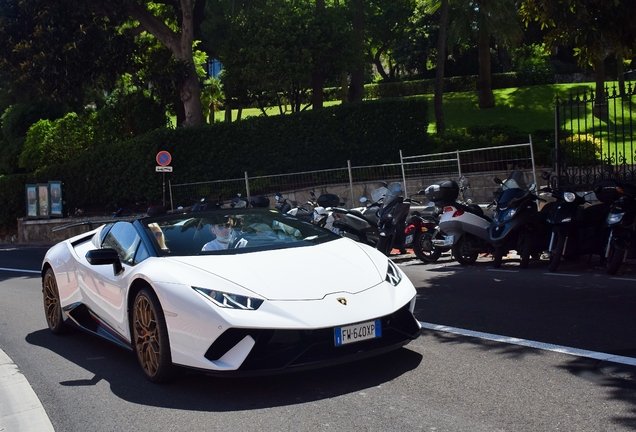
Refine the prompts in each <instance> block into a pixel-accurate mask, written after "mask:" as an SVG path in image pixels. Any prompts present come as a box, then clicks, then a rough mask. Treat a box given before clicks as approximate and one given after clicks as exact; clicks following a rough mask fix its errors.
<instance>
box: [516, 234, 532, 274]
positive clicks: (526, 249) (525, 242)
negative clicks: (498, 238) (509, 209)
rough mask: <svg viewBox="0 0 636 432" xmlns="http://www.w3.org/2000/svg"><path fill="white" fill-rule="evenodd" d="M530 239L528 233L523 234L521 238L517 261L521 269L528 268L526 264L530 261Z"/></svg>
mask: <svg viewBox="0 0 636 432" xmlns="http://www.w3.org/2000/svg"><path fill="white" fill-rule="evenodd" d="M532 241H533V240H532V236H531V235H530V234H527V235H524V236H523V239H522V240H521V260H520V261H519V267H521V268H522V269H526V268H528V264H529V263H530V254H531V253H532Z"/></svg>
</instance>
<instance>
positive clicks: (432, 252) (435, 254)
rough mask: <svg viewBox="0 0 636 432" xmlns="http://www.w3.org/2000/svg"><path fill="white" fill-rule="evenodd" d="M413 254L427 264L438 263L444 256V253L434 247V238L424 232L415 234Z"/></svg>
mask: <svg viewBox="0 0 636 432" xmlns="http://www.w3.org/2000/svg"><path fill="white" fill-rule="evenodd" d="M413 252H414V253H415V256H416V257H417V258H418V259H419V260H420V261H424V262H425V263H430V262H435V261H437V260H438V259H439V257H440V255H441V254H442V251H441V250H440V249H439V248H436V247H435V246H434V245H433V236H432V235H431V234H430V233H423V232H418V233H417V234H415V238H414V239H413Z"/></svg>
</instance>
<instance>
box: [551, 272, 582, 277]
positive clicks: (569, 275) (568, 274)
mask: <svg viewBox="0 0 636 432" xmlns="http://www.w3.org/2000/svg"><path fill="white" fill-rule="evenodd" d="M543 274H544V275H546V276H568V277H580V276H581V275H580V274H573V273H543Z"/></svg>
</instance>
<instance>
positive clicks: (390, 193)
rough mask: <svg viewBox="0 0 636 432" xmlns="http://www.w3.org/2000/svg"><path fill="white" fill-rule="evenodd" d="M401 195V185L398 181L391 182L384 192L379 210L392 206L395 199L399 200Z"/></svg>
mask: <svg viewBox="0 0 636 432" xmlns="http://www.w3.org/2000/svg"><path fill="white" fill-rule="evenodd" d="M403 196H404V195H403V190H402V185H401V184H400V183H398V182H395V183H391V184H390V185H389V188H388V189H387V191H386V194H385V195H384V201H383V202H382V207H381V208H380V211H382V209H385V208H389V207H393V206H394V205H395V201H396V199H398V200H399V201H400V202H401V201H402V199H403Z"/></svg>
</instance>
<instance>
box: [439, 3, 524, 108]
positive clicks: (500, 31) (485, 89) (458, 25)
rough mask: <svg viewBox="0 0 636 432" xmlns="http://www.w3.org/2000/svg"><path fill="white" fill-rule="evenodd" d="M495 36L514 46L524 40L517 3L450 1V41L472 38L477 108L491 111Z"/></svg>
mask: <svg viewBox="0 0 636 432" xmlns="http://www.w3.org/2000/svg"><path fill="white" fill-rule="evenodd" d="M492 36H494V37H496V38H497V39H498V40H500V41H501V42H502V43H504V44H506V45H510V46H513V45H515V44H516V43H518V42H519V41H520V40H521V38H522V37H523V27H522V25H521V20H520V17H519V11H518V9H517V2H516V0H453V1H452V2H450V26H449V40H452V41H454V42H459V41H462V40H466V39H468V38H474V39H475V40H476V42H477V51H478V58H479V107H480V108H493V107H494V106H495V98H494V96H493V93H492V71H491V68H490V40H491V37H492Z"/></svg>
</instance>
